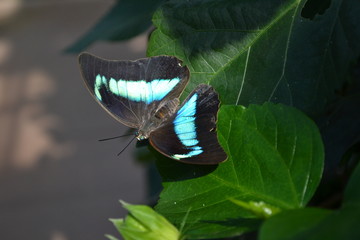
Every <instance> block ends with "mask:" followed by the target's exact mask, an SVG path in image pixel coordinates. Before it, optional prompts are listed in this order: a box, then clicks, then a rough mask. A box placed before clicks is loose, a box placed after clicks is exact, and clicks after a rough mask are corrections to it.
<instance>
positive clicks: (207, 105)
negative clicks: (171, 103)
mask: <svg viewBox="0 0 360 240" xmlns="http://www.w3.org/2000/svg"><path fill="white" fill-rule="evenodd" d="M219 104H220V101H219V97H218V94H217V93H216V92H215V91H214V89H213V88H212V87H211V86H209V85H205V84H201V85H199V86H198V87H197V88H196V89H195V90H194V91H193V92H192V93H191V94H190V95H189V96H188V97H187V99H186V100H185V101H184V103H183V104H182V105H181V107H180V108H179V110H178V111H177V112H176V113H175V114H174V115H173V116H172V117H171V118H170V119H169V120H168V121H166V122H165V123H164V124H163V125H162V126H161V127H159V128H158V129H156V130H155V131H153V132H152V133H151V134H150V143H151V144H152V145H153V146H154V148H155V149H157V150H158V151H159V152H161V153H162V154H164V155H166V156H168V157H170V158H173V159H175V160H178V161H181V162H185V163H192V164H217V163H220V162H223V161H225V160H226V158H227V155H226V153H225V152H224V150H223V149H222V148H221V146H220V145H219V143H218V139H217V133H216V121H217V112H218V110H219Z"/></svg>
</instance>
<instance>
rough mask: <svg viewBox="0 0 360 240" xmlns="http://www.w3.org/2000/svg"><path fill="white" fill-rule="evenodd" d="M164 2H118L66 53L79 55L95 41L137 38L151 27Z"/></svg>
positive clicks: (122, 0)
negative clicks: (157, 11) (153, 15)
mask: <svg viewBox="0 0 360 240" xmlns="http://www.w3.org/2000/svg"><path fill="white" fill-rule="evenodd" d="M163 1H164V0H151V1H148V0H136V1H133V0H121V1H120V0H119V1H117V3H116V4H115V5H114V6H113V7H112V8H111V10H110V11H109V12H108V13H107V14H106V15H105V16H104V17H102V18H101V19H100V20H99V22H98V23H97V24H96V25H95V26H94V27H93V28H91V29H90V30H89V31H88V32H87V33H86V34H85V35H84V36H82V37H81V38H80V39H79V40H78V41H77V42H76V43H74V44H73V45H71V46H70V47H68V48H67V49H66V50H65V51H66V52H69V53H79V52H81V51H83V50H84V49H86V48H87V47H88V46H90V45H91V44H92V43H94V42H95V41H99V40H111V41H115V40H116V41H120V40H127V39H129V38H132V37H135V36H136V35H138V34H140V33H142V32H144V31H145V30H147V29H148V28H149V27H150V25H151V16H152V14H153V12H154V11H155V10H156V9H157V7H158V6H159V5H160V4H161V3H162V2H163Z"/></svg>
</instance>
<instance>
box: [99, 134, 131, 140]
mask: <svg viewBox="0 0 360 240" xmlns="http://www.w3.org/2000/svg"><path fill="white" fill-rule="evenodd" d="M127 136H134V133H129V134H125V135H121V136H116V137H110V138H103V139H99V140H98V141H99V142H103V141H107V140H113V139H116V138H121V137H127Z"/></svg>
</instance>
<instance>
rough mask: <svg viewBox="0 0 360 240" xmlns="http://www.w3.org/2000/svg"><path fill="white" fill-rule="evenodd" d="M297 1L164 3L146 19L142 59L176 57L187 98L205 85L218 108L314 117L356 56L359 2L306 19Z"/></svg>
mask: <svg viewBox="0 0 360 240" xmlns="http://www.w3.org/2000/svg"><path fill="white" fill-rule="evenodd" d="M305 2H306V1H305V0H267V1H264V0H253V1H238V0H223V1H217V0H208V1H205V0H193V1H169V2H167V3H166V4H164V5H163V6H162V7H161V8H160V9H159V10H158V11H157V12H156V13H155V15H154V17H153V22H154V24H155V26H156V27H157V30H156V31H154V32H153V34H152V36H151V39H150V43H149V47H148V55H150V56H154V55H162V54H167V55H175V56H177V57H179V58H180V59H182V60H183V61H184V62H185V63H186V64H187V65H188V66H189V68H190V71H191V75H192V76H191V82H190V84H189V86H188V88H187V90H186V91H187V93H189V92H190V91H191V90H192V89H193V88H194V86H195V85H197V84H199V83H204V82H205V83H209V84H211V85H213V86H214V87H215V88H216V90H217V91H218V92H219V93H220V97H221V100H222V102H223V103H224V104H241V105H245V106H247V105H248V104H249V103H263V102H264V101H273V102H281V103H284V104H287V105H292V106H295V107H297V108H299V109H301V110H303V111H305V112H307V113H310V114H318V113H321V112H319V111H321V110H323V107H324V105H325V104H326V103H327V102H328V100H329V99H332V98H333V96H334V90H335V89H337V88H339V87H340V86H341V85H342V84H343V83H344V81H345V78H344V76H345V75H346V74H347V71H348V68H349V63H350V61H351V60H353V59H354V58H355V57H356V56H357V55H358V54H359V49H360V45H359V44H358V42H359V41H360V24H358V23H359V22H360V14H358V13H359V12H360V2H359V1H357V0H346V1H341V0H333V1H331V5H330V7H329V8H328V9H326V10H325V12H324V13H323V14H322V15H315V16H314V18H313V20H310V19H307V18H304V17H302V16H301V12H302V8H303V6H304V4H305ZM185 95H186V94H185Z"/></svg>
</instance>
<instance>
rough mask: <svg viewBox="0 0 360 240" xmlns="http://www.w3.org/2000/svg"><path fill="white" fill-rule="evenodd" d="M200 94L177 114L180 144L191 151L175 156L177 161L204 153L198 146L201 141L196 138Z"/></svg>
mask: <svg viewBox="0 0 360 240" xmlns="http://www.w3.org/2000/svg"><path fill="white" fill-rule="evenodd" d="M197 99H198V94H197V93H195V94H194V95H193V96H192V97H191V98H190V99H189V100H188V101H187V102H186V103H185V104H184V105H183V106H182V107H181V108H180V109H179V111H178V112H177V113H176V117H175V120H174V121H173V123H174V130H175V133H176V135H177V136H178V138H179V140H180V142H181V143H182V144H183V145H184V146H185V148H186V149H188V150H190V151H189V152H188V153H186V154H174V155H172V157H173V158H175V159H178V160H179V159H181V158H189V157H193V156H196V155H199V154H201V153H202V152H203V150H202V148H201V147H200V146H198V144H199V141H198V140H197V138H196V125H195V120H196V117H195V114H196V101H197Z"/></svg>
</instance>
